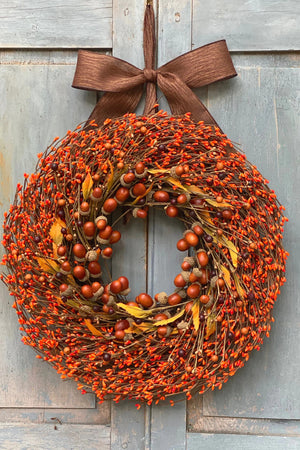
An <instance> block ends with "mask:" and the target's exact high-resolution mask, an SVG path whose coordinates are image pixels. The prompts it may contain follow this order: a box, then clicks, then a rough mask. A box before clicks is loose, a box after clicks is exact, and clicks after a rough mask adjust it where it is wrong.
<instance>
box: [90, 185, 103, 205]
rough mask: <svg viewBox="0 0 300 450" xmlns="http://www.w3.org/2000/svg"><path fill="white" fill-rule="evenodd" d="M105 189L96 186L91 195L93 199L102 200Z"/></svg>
mask: <svg viewBox="0 0 300 450" xmlns="http://www.w3.org/2000/svg"><path fill="white" fill-rule="evenodd" d="M102 194H103V191H102V189H101V188H100V187H95V188H94V189H93V191H92V193H91V195H90V198H91V200H93V201H94V202H99V201H100V200H101V197H102Z"/></svg>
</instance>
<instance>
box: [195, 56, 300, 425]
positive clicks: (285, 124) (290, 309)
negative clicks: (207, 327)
mask: <svg viewBox="0 0 300 450" xmlns="http://www.w3.org/2000/svg"><path fill="white" fill-rule="evenodd" d="M291 58H293V61H294V66H297V65H298V64H297V58H295V56H292V57H290V58H288V57H285V58H283V60H282V63H281V64H280V62H279V60H278V61H277V62H275V63H274V61H272V58H270V57H267V59H268V63H269V64H267V63H266V60H265V59H266V58H265V57H263V56H261V57H260V58H258V57H257V56H255V57H254V58H253V62H252V60H251V56H249V55H248V56H247V58H246V59H245V57H244V56H243V57H242V58H241V60H240V63H242V62H243V64H241V65H239V58H236V67H237V71H238V73H239V77H238V78H237V79H236V80H230V81H227V82H224V83H222V84H218V85H217V84H216V85H214V86H211V87H210V88H209V91H208V99H209V101H208V106H209V109H210V111H211V113H212V114H213V115H214V117H215V118H216V119H217V121H218V122H219V124H220V125H221V127H222V128H223V130H225V131H226V132H227V133H228V135H229V137H231V138H232V139H233V141H235V142H239V143H240V144H241V145H242V148H243V149H244V151H245V152H246V155H247V157H248V159H249V160H250V161H252V162H253V163H255V164H256V165H257V166H258V168H259V169H260V171H261V172H262V173H263V175H264V176H265V177H266V178H267V179H268V180H269V181H270V187H271V188H273V189H274V188H275V190H276V193H277V194H278V198H279V200H280V201H281V202H282V203H283V204H284V205H285V206H286V215H287V216H288V217H289V218H292V220H291V221H290V222H289V223H288V224H286V227H285V229H286V233H285V238H284V243H285V247H286V249H287V250H288V251H289V252H290V257H289V259H288V264H287V278H288V281H287V283H286V285H285V286H284V287H283V288H282V292H281V295H280V296H279V298H278V302H277V304H276V305H275V308H274V315H275V319H276V321H275V324H274V325H273V327H272V330H271V333H270V339H269V340H268V339H267V340H265V342H264V345H263V347H262V349H261V351H260V352H259V353H257V352H255V353H253V354H252V355H251V357H250V360H249V362H248V363H247V364H246V367H245V368H244V369H242V370H241V371H240V372H238V373H237V374H236V375H235V376H234V378H233V379H231V380H230V381H229V382H228V383H227V384H226V385H225V386H224V388H223V389H222V390H221V391H220V392H211V393H207V394H206V395H205V396H204V412H203V414H204V416H216V423H217V421H218V419H217V417H218V416H222V417H224V416H229V417H240V418H242V417H248V418H268V419H299V418H300V407H299V401H298V399H299V395H300V382H299V377H295V373H297V372H298V371H299V365H300V358H299V351H298V343H297V342H298V337H299V318H298V317H297V314H296V311H298V310H299V288H300V285H299V277H298V273H297V271H295V267H297V266H298V259H299V256H298V255H299V251H300V245H299V239H298V225H297V223H298V222H299V219H300V217H299V206H300V195H299V192H300V184H299V182H300V179H299V162H300V161H299V152H298V147H297V142H299V139H300V133H299V125H300V123H299V106H300V105H299V100H298V97H297V94H296V93H297V89H298V87H299V79H300V71H299V69H298V68H291V67H286V66H288V65H289V64H290V60H291ZM263 60H264V63H263V64H262V65H260V61H263ZM268 65H269V66H268ZM280 66H282V67H280ZM196 416H197V413H196V412H195V417H196Z"/></svg>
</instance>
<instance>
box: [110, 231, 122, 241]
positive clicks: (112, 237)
mask: <svg viewBox="0 0 300 450" xmlns="http://www.w3.org/2000/svg"><path fill="white" fill-rule="evenodd" d="M120 239H121V233H120V231H118V230H113V231H112V233H111V235H110V238H109V243H110V244H116V243H117V242H119V240H120Z"/></svg>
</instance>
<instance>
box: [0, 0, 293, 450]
mask: <svg viewBox="0 0 300 450" xmlns="http://www.w3.org/2000/svg"><path fill="white" fill-rule="evenodd" d="M27 2H29V0H26V2H25V1H24V2H21V0H19V1H17V0H13V2H7V1H6V0H4V1H2V2H1V4H0V11H1V18H2V22H1V30H0V43H1V45H0V47H1V48H2V49H4V48H5V47H11V49H9V48H8V49H7V50H2V51H0V95H1V97H0V98H1V104H0V191H1V198H0V202H1V203H0V212H1V214H2V213H3V211H4V210H5V209H7V207H8V204H9V202H10V201H11V200H12V196H13V193H14V189H15V185H16V183H17V181H19V180H20V178H22V175H23V172H25V171H26V172H30V171H31V170H32V169H33V167H34V165H35V162H36V154H37V153H38V152H40V151H43V150H44V148H45V147H46V145H47V144H48V143H50V141H51V140H52V138H53V137H54V136H56V135H61V136H62V135H63V134H64V133H65V132H66V131H67V129H68V128H73V127H74V126H75V125H76V124H77V123H78V122H80V121H82V120H85V119H86V117H87V116H88V114H89V112H90V111H91V109H92V107H93V105H94V103H95V101H96V95H95V94H94V93H87V92H84V91H78V90H73V89H71V88H70V85H71V81H72V78H73V73H74V68H75V66H74V65H75V61H76V52H75V51H72V50H71V49H72V48H74V47H81V48H84V47H85V48H95V49H99V48H105V47H107V48H110V47H111V46H113V53H114V54H115V56H118V57H121V58H124V59H126V60H127V61H129V62H131V63H134V64H135V65H137V66H138V67H140V68H143V66H144V64H143V54H142V46H141V42H142V26H143V13H144V5H143V2H141V1H140V0H114V1H113V2H109V1H107V2H105V1H99V2H97V5H96V6H95V5H94V2H91V1H89V2H87V1H85V2H80V3H78V2H75V1H74V0H73V1H72V2H71V0H68V1H67V2H64V5H62V4H61V3H60V4H59V7H58V6H57V0H55V1H54V2H52V3H51V4H50V2H48V0H43V1H42V2H33V1H31V2H30V6H28V7H27V6H26V3H27ZM204 3H205V2H204ZM206 3H207V4H206V5H204V4H203V2H200V0H194V1H193V2H190V1H188V0H181V1H179V0H174V1H172V2H167V1H166V0H161V1H160V2H159V6H158V7H157V8H158V19H157V23H158V58H157V59H158V65H160V64H163V63H165V62H166V61H168V60H170V59H172V58H173V57H176V56H178V55H179V54H181V53H183V52H185V51H188V50H190V49H191V48H195V47H196V46H199V45H202V44H205V43H207V42H209V41H211V40H214V39H219V38H223V37H226V39H227V42H228V46H229V48H230V50H234V51H235V52H234V54H233V58H234V63H235V65H236V68H237V71H238V73H239V77H238V78H235V79H233V80H228V81H226V82H223V83H218V84H216V85H213V86H210V87H209V88H203V89H201V90H197V94H198V95H200V96H201V99H202V100H203V101H204V102H205V103H206V105H207V106H208V108H209V109H210V111H211V113H212V114H213V115H214V117H215V118H216V120H217V121H218V122H219V124H220V126H221V127H222V129H223V130H224V131H226V132H227V134H228V135H229V137H231V138H232V139H233V140H234V141H236V142H238V143H240V144H241V145H242V147H243V149H244V151H245V152H246V155H247V157H248V159H249V160H250V161H252V162H253V163H255V164H256V165H257V166H258V168H259V169H260V170H261V171H262V173H263V174H264V176H266V177H267V178H268V179H269V180H270V185H271V187H272V188H275V189H276V192H277V194H278V197H279V200H280V201H281V202H282V203H283V204H285V205H286V207H287V211H286V213H287V215H288V217H289V218H290V223H289V224H287V226H286V233H285V245H286V247H287V249H288V250H289V251H290V252H291V256H290V258H289V261H288V268H287V270H288V272H287V273H288V282H287V284H286V286H285V287H284V288H283V289H282V295H281V296H280V297H279V301H278V304H277V305H276V306H275V318H276V322H275V324H274V325H273V327H272V330H271V337H270V339H269V340H266V341H265V343H264V345H263V347H262V350H261V351H260V352H259V353H254V354H253V355H252V357H251V358H250V361H249V362H248V364H247V365H246V367H245V368H244V369H242V370H241V371H240V372H239V373H238V374H237V375H236V376H235V377H234V378H233V379H232V380H230V382H229V383H228V384H227V385H226V386H225V388H224V389H223V390H222V391H218V392H215V393H210V394H206V395H205V396H203V397H195V398H194V399H193V400H192V401H190V402H188V404H187V411H186V405H185V402H178V403H176V404H175V406H174V407H173V408H172V407H170V406H169V405H168V403H167V402H165V403H162V404H160V405H158V406H155V407H152V408H150V407H148V406H147V407H144V406H142V408H141V409H140V410H139V411H137V410H136V408H135V403H136V402H130V401H129V402H123V403H120V404H118V405H115V404H113V405H112V408H111V411H110V402H105V403H104V404H103V405H99V406H98V407H96V403H95V398H94V396H93V395H91V394H88V395H86V396H82V395H81V394H80V393H79V392H78V391H77V390H76V385H75V383H72V382H67V383H66V382H63V381H62V380H61V379H60V377H59V375H57V374H56V373H55V371H54V370H53V369H51V368H49V366H48V365H46V364H41V362H40V361H37V360H36V359H35V357H34V353H33V352H32V350H31V349H29V348H27V347H25V346H23V344H21V342H20V339H19V331H18V323H17V320H16V317H15V313H14V311H13V310H12V309H11V304H12V299H11V298H10V297H9V296H8V295H7V292H6V290H5V289H4V288H3V287H1V288H0V289H1V292H0V295H1V299H4V301H3V300H2V301H1V303H0V323H1V326H0V339H1V342H2V343H4V344H3V345H2V346H1V347H0V360H1V362H2V363H1V365H0V424H2V425H0V448H5V449H6V448H8V449H10V448H25V449H27V448H28V449H29V448H30V449H31V448H37V449H39V448H43V449H44V448H49V449H50V448H51V449H52V448H64V449H69V448H70V449H71V448H72V449H73V448H82V449H91V448H100V449H101V448H104V449H106V448H109V432H110V429H109V428H107V427H105V428H104V427H101V426H100V427H99V426H98V425H97V424H103V425H109V424H110V421H111V448H112V449H113V450H117V449H122V448H125V449H128V450H139V449H147V450H150V449H151V450H160V449H176V450H177V449H178V450H179V449H180V450H181V449H184V448H187V449H192V450H194V449H197V450H198V449H200V448H206V449H210V448H213V449H216V448H224V449H225V450H226V449H227V448H228V449H229V448H232V447H239V448H243V449H252V448H257V449H260V448H261V449H262V448H264V449H269V448H270V449H272V450H273V449H275V450H276V449H283V448H284V449H296V448H300V443H299V440H297V435H299V434H300V430H299V422H300V415H299V413H300V408H299V404H300V402H299V400H300V386H299V377H298V376H297V374H298V373H299V368H300V361H299V351H298V346H297V340H298V338H299V310H300V309H299V292H300V289H299V287H300V286H299V279H298V275H297V274H298V270H299V263H298V260H299V258H298V255H299V250H300V248H299V239H298V230H297V223H298V222H299V219H300V218H299V210H300V194H299V192H300V186H299V178H300V177H299V169H298V168H299V167H300V165H299V156H298V155H299V152H298V149H297V143H298V142H299V137H300V136H299V129H300V127H299V106H300V102H299V54H298V53H296V52H291V53H287V52H278V50H285V51H286V50H290V49H292V50H297V49H298V48H299V42H300V39H299V26H298V25H297V24H296V22H295V15H297V14H298V15H299V2H298V1H296V0H287V1H285V2H280V1H271V0H261V1H256V0H255V1H254V0H250V1H247V2H246V1H244V0H243V1H239V2H238V1H237V0H229V1H228V2H226V4H224V2H221V1H220V0H210V2H206ZM28 4H29V3H28ZM207 5H208V6H209V10H208V8H207ZM12 6H15V8H14V9H13V8H12ZM204 6H205V7H206V8H205V7H204ZM155 7H156V5H155ZM112 8H113V14H112ZM8 10H9V11H8ZM66 11H67V12H68V13H69V14H71V17H70V20H69V22H68V23H67V22H65V21H64V19H63V17H64V15H65V13H66ZM91 11H93V14H91ZM297 11H298V12H297ZM13 13H14V14H13ZM112 16H113V18H114V22H113V24H112ZM79 17H80V23H79V20H78V18H79ZM54 19H55V20H54ZM36 24H37V25H38V26H37V27H36V28H35V27H34V25H36ZM225 24H226V26H225ZM112 26H113V33H112V32H111V31H112ZM49 30H50V31H51V32H50V31H49ZM21 47H23V50H22V49H21ZM47 47H49V49H47ZM50 47H51V48H54V50H51V49H50ZM33 48H34V49H35V50H34V51H33V50H32V49H33ZM250 50H254V51H255V52H256V53H255V52H251V51H250ZM243 51H245V53H243ZM249 51H250V52H249ZM260 51H264V52H262V53H259V52H260ZM160 100H161V106H162V107H164V108H165V107H166V103H165V101H164V99H163V98H161V97H160ZM138 111H139V112H141V111H142V109H141V106H140V107H139V110H138ZM179 225H180V224H179ZM123 230H124V234H123V236H125V234H126V239H122V241H121V242H120V243H119V244H117V246H119V247H118V248H117V246H116V251H117V255H118V257H117V258H115V259H114V261H113V277H114V276H115V277H117V276H119V275H120V274H124V275H126V276H128V278H129V279H130V281H131V287H132V288H133V291H132V296H133V297H134V295H135V294H137V293H139V292H142V291H144V290H146V289H147V290H148V291H149V292H150V293H156V292H158V291H159V290H166V291H167V292H169V291H171V289H172V280H173V278H174V277H175V275H176V274H177V273H178V271H179V262H180V259H181V257H182V256H181V255H179V254H178V252H177V251H176V249H175V245H176V240H177V239H178V236H179V235H180V233H181V229H180V226H178V227H177V225H176V224H175V222H172V219H169V218H166V217H165V216H164V214H163V213H162V212H157V213H156V212H155V213H153V214H151V215H150V218H149V222H148V224H147V223H145V222H143V221H139V220H132V221H131V223H130V224H128V226H126V231H125V227H124V228H123V229H121V232H123ZM173 248H174V251H172V249H173ZM147 249H148V254H147ZM125 272H126V273H125ZM3 361H4V363H3ZM110 412H111V417H110ZM186 412H187V427H188V430H189V431H193V433H187V435H186V433H185V428H186V419H185V416H186ZM55 417H57V418H58V419H59V420H61V421H62V423H63V425H62V426H60V424H59V423H58V424H57V425H56V426H57V428H58V430H55V429H54V425H55V424H54V420H53V419H54V418H55ZM4 422H5V424H3V423H4ZM75 424H78V425H75ZM79 424H86V425H79ZM63 430H64V432H65V434H63ZM211 433H212V434H211ZM45 436H46V438H45ZM4 438H5V439H6V443H5V446H4V444H3V442H4ZM64 439H65V440H64ZM18 445H19V447H18ZM47 445H48V447H47ZM76 446H78V447H76Z"/></svg>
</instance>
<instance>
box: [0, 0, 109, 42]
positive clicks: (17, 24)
mask: <svg viewBox="0 0 300 450" xmlns="http://www.w3.org/2000/svg"><path fill="white" fill-rule="evenodd" d="M0 11H1V35H0V42H1V45H0V46H1V48H45V47H48V48H78V47H79V48H111V46H112V31H111V24H112V0H97V1H91V0H82V1H80V2H78V1H76V0H65V1H64V2H61V1H60V0H53V1H51V2H50V1H49V0H2V1H1V7H0Z"/></svg>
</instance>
